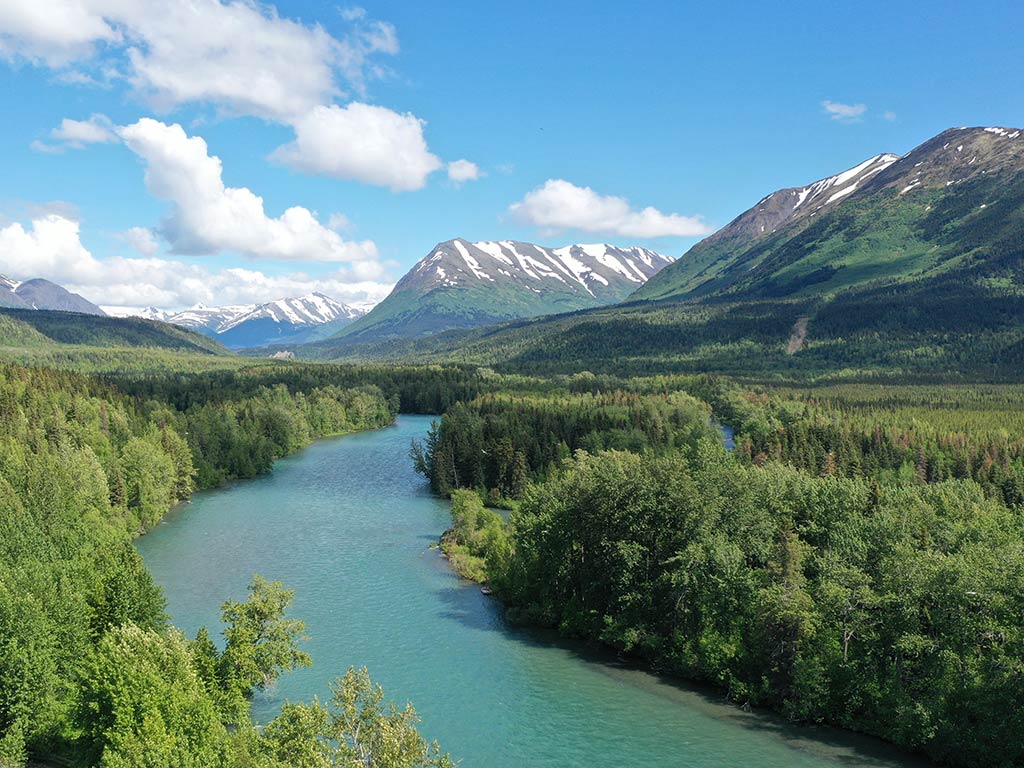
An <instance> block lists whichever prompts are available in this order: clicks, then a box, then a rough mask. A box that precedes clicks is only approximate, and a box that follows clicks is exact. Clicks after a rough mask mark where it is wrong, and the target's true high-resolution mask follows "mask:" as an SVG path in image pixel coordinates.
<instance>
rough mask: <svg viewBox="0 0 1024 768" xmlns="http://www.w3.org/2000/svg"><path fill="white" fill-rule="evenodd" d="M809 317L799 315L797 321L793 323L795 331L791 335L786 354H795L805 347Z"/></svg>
mask: <svg viewBox="0 0 1024 768" xmlns="http://www.w3.org/2000/svg"><path fill="white" fill-rule="evenodd" d="M809 319H810V318H808V317H806V316H805V317H798V318H797V320H796V323H795V324H794V325H793V331H792V332H791V333H790V335H789V347H788V348H787V349H786V354H789V355H795V354H796V353H797V352H799V351H800V350H801V349H803V348H804V341H805V340H806V339H807V321H808V320H809Z"/></svg>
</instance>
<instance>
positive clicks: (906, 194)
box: [631, 127, 1024, 300]
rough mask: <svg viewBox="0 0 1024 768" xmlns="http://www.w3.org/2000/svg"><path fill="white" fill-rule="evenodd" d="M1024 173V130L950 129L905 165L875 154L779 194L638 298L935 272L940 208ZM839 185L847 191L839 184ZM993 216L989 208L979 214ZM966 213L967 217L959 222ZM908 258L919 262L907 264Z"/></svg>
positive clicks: (763, 290)
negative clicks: (934, 249) (963, 194)
mask: <svg viewBox="0 0 1024 768" xmlns="http://www.w3.org/2000/svg"><path fill="white" fill-rule="evenodd" d="M893 158H895V159H893ZM858 169H860V170H859V172H858ZM1021 173H1024V132H1022V131H1021V130H1020V129H1015V128H1000V127H977V128H966V127H965V128H950V129H948V130H945V131H943V132H942V133H940V134H938V135H937V136H934V137H932V138H931V139H928V140H926V141H925V142H923V143H921V144H919V145H918V146H916V147H914V148H913V149H912V150H910V151H909V152H908V153H907V154H906V155H903V156H902V157H900V156H897V155H893V154H880V155H875V156H873V157H872V158H868V160H865V161H864V162H862V163H860V164H858V165H857V166H854V167H853V168H851V169H848V170H847V171H844V172H842V173H840V174H837V175H835V176H831V177H826V178H825V179H821V180H819V181H816V182H814V183H812V184H809V185H806V186H804V187H789V188H784V189H780V190H776V191H775V192H773V193H771V194H769V195H768V196H767V197H764V198H762V199H761V200H760V201H758V203H757V204H756V205H755V206H753V207H752V208H750V209H748V210H747V211H744V212H743V213H741V214H740V215H739V216H737V217H736V218H735V219H733V220H732V221H731V222H730V223H729V224H727V225H726V226H725V227H723V228H722V229H720V230H719V231H718V232H716V233H714V234H713V235H711V236H710V237H708V238H706V239H704V240H702V241H701V242H699V243H697V244H696V245H695V246H693V247H692V248H691V249H690V250H689V251H687V252H686V253H685V254H684V255H683V256H682V257H680V258H679V259H678V260H677V261H676V262H675V263H674V264H673V265H672V266H671V267H669V268H667V269H665V270H663V271H662V272H661V273H660V274H659V275H658V276H656V277H655V278H653V279H652V280H650V281H649V282H648V283H647V284H645V285H643V286H641V287H640V288H639V289H638V290H637V291H636V292H635V293H634V294H633V296H632V297H631V298H634V299H638V300H651V299H665V298H673V297H675V298H679V297H685V296H708V295H715V294H717V295H722V294H725V293H730V294H735V293H743V294H745V295H762V296H768V295H771V296H779V295H795V294H801V295H805V294H807V293H809V292H822V291H825V292H828V291H832V292H834V291H835V290H841V289H843V288H848V287H851V286H853V285H857V284H863V283H865V282H867V281H868V280H876V279H884V278H890V279H895V278H899V277H905V276H907V275H909V274H911V273H913V272H915V271H918V270H922V269H923V270H932V269H936V268H939V267H941V259H938V258H929V256H928V253H927V251H928V250H929V249H930V248H931V246H932V245H934V240H935V238H934V234H935V233H934V232H931V231H929V230H930V228H931V227H932V224H934V223H935V219H936V218H937V217H936V216H935V215H932V216H929V214H932V212H933V211H934V210H935V209H936V206H940V207H941V205H940V204H941V203H942V202H943V201H948V200H949V199H952V198H953V197H954V196H956V195H957V194H958V193H959V192H960V191H961V188H963V189H966V188H971V189H972V191H974V192H975V193H976V194H978V193H979V189H980V187H986V192H987V193H989V196H990V197H997V196H998V194H999V190H998V187H997V183H993V180H994V179H995V177H999V178H1003V179H1005V178H1012V177H1016V176H1018V175H1020V174H1021ZM837 179H841V180H842V181H841V183H835V182H833V180H837ZM829 182H833V183H831V184H830V183H829ZM979 185H980V186H979ZM827 190H835V191H833V192H832V194H831V195H830V196H829V197H828V198H826V199H825V201H824V203H820V204H819V205H817V206H814V205H808V203H813V202H814V201H815V200H816V199H817V200H820V199H821V196H822V193H823V192H824V191H827ZM794 198H795V204H794V205H793V206H792V207H789V206H788V203H790V202H793V201H794ZM989 202H991V201H989ZM986 207H988V203H986V201H985V200H981V201H980V202H979V209H978V210H981V211H983V210H984V209H985V208H986ZM966 213H967V212H965V211H961V212H959V215H958V218H961V219H962V218H963V217H964V216H965V215H966ZM951 215H952V214H951ZM844 217H846V218H845V219H844ZM854 219H859V221H857V222H856V223H855V222H854ZM822 222H826V223H824V224H823V223H822ZM837 222H838V226H837ZM948 224H950V222H949V221H947V222H945V225H948ZM830 226H832V229H833V232H831V233H830V232H828V231H827V230H828V229H829V227H830ZM840 230H842V231H840ZM869 230H870V231H869ZM886 230H888V231H886ZM861 235H864V236H865V237H863V238H860V236H861ZM858 238H860V240H859V242H856V243H854V241H856V240H858ZM870 238H874V244H872V243H871V242H870ZM926 244H927V245H926ZM862 246H863V247H862ZM886 247H889V248H890V250H891V251H892V258H889V259H888V260H886V259H885V258H881V257H880V254H881V251H882V250H884V249H885V248H886ZM858 249H859V251H860V252H859V253H857V252H856V251H858ZM907 254H911V255H912V256H913V258H907V259H903V260H901V257H903V256H906V255H907ZM865 259H868V260H869V261H870V260H872V259H873V263H872V264H871V265H870V266H871V269H863V267H864V263H863V262H864V260H865ZM851 267H852V269H851ZM858 268H860V269H859V271H858ZM844 269H845V272H843V273H842V274H841V275H840V274H838V273H839V272H840V271H842V270H844ZM787 288H788V290H789V293H786V292H785V291H786V290H787Z"/></svg>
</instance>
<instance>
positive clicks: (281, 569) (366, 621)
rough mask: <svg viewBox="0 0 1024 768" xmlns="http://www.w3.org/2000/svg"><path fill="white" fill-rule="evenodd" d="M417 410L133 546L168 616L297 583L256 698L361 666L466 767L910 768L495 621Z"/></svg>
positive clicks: (286, 693) (224, 492)
mask: <svg viewBox="0 0 1024 768" xmlns="http://www.w3.org/2000/svg"><path fill="white" fill-rule="evenodd" d="M429 423H430V418H429V417H424V416H402V417H400V418H399V420H398V423H397V424H396V425H395V426H392V427H389V428H387V429H383V430H378V431H375V432H367V433H363V434H359V435H352V436H348V437H342V438H336V439H331V440H324V441H321V442H319V443H316V444H315V445H313V446H310V447H309V448H308V449H306V450H304V451H302V452H300V453H298V454H296V455H294V456H291V457H288V458H286V459H283V460H281V461H280V462H278V463H277V464H276V465H275V467H274V471H273V473H272V474H270V475H267V476H264V477H261V478H259V479H256V480H252V481H246V482H242V483H237V484H234V485H231V486H229V487H226V488H222V489H219V490H216V491H209V492H204V493H200V494H197V495H196V496H195V497H194V498H193V500H192V501H191V503H188V504H185V505H182V506H181V507H179V508H178V509H176V510H175V511H173V512H172V513H171V514H170V515H169V516H168V517H167V518H166V519H165V521H164V522H163V523H161V525H159V526H158V527H157V528H156V529H155V530H154V531H152V532H151V533H149V534H147V535H146V536H144V537H142V538H141V539H139V540H138V549H139V551H140V552H141V554H142V555H143V557H144V559H145V561H146V565H147V566H148V567H149V569H150V571H151V572H152V573H153V575H154V577H155V578H156V580H157V582H158V583H160V585H161V586H162V587H163V589H164V592H165V594H166V596H167V600H168V609H169V612H170V614H171V616H172V619H173V621H174V623H175V624H176V625H177V626H178V627H179V628H181V629H182V630H184V631H185V632H186V633H188V634H189V635H193V634H194V633H195V631H196V630H197V629H198V628H199V627H200V626H202V625H206V626H208V627H210V628H211V634H214V635H218V634H219V625H218V621H219V611H220V604H221V602H222V601H223V600H225V599H242V598H244V596H245V593H246V585H247V584H248V582H249V581H250V579H251V577H252V575H253V574H254V573H259V574H262V575H263V576H265V577H267V578H269V579H277V580H281V581H283V582H284V583H285V584H286V585H287V586H288V587H289V588H291V589H294V590H295V593H296V596H295V603H294V608H293V614H294V615H295V616H297V617H301V618H303V619H304V620H305V621H306V625H307V632H308V634H309V638H310V639H309V641H308V643H307V644H306V645H305V649H306V650H307V651H308V652H309V653H310V654H311V655H312V657H313V662H314V666H313V667H312V668H310V669H304V670H300V671H297V672H294V673H291V674H287V675H285V676H284V677H283V678H282V679H281V680H280V681H279V682H278V684H277V685H276V686H275V687H274V689H273V690H271V691H269V692H267V693H265V694H260V695H258V696H257V698H256V700H255V701H254V703H253V715H254V717H255V718H256V719H257V720H258V721H266V720H267V719H270V718H271V717H273V716H274V714H275V712H276V711H277V710H278V709H279V708H280V705H281V703H282V702H283V701H284V700H285V699H290V700H293V701H297V700H303V701H306V700H309V699H310V698H311V697H312V696H313V695H314V694H318V695H319V696H320V697H321V698H327V696H328V691H327V682H328V681H329V680H330V679H331V678H333V677H335V676H338V675H340V674H342V673H343V672H344V671H345V670H346V669H347V668H348V667H349V666H350V665H356V666H363V665H365V666H367V667H369V669H370V674H371V676H372V677H373V678H374V680H375V681H377V682H379V683H381V684H382V685H383V686H384V689H385V692H386V693H387V695H388V696H389V697H392V698H394V699H396V700H397V701H399V702H400V703H404V702H405V701H407V700H411V701H412V702H413V704H414V705H415V706H416V708H417V710H418V711H419V713H420V715H421V716H422V718H423V723H422V726H421V731H422V732H423V734H424V735H425V736H426V737H427V738H429V739H435V738H436V739H437V740H439V741H440V742H441V745H442V747H443V748H444V749H445V750H447V751H449V752H451V753H452V756H453V757H455V758H456V759H460V760H462V765H463V766H465V767H466V768H505V767H513V766H531V768H549V767H550V768H554V767H555V766H558V767H559V768H561V767H563V766H586V767H587V768H605V767H606V766H607V767H608V768H611V766H615V767H616V768H621V767H622V766H645V768H661V767H662V766H664V767H666V768H667V767H668V766H672V767H677V766H678V767H682V766H685V767H687V768H712V767H714V768H725V767H729V766H736V767H737V768H739V767H740V766H742V767H743V768H748V767H749V766H757V768H836V767H838V766H845V767H846V768H851V767H852V766H875V767H877V768H884V767H888V766H893V767H896V766H901V767H902V768H907V766H921V765H924V764H923V763H919V762H917V761H911V760H909V759H907V758H905V757H902V756H900V755H898V754H897V753H895V752H894V751H892V750H889V749H888V748H887V747H885V746H884V745H882V744H880V743H878V742H875V741H873V740H869V739H860V738H857V737H854V736H850V735H847V734H845V733H843V732H839V731H834V730H830V729H810V728H794V727H791V726H788V725H787V724H785V723H784V722H782V721H780V720H778V719H776V718H774V717H769V716H764V715H757V714H749V713H744V712H741V711H740V710H738V709H737V708H735V707H732V706H728V705H725V704H723V703H722V702H721V699H720V695H719V694H717V693H715V692H713V691H702V690H699V689H695V688H691V687H688V686H686V685H681V684H676V683H673V682H670V681H667V680H663V679H660V678H658V677H656V676H654V675H650V674H648V673H646V672H643V671H641V670H638V669H635V668H630V667H628V666H623V665H621V664H618V663H616V662H615V660H614V658H613V657H610V656H608V655H606V654H602V653H600V652H597V651H588V650H586V649H583V648H580V647H578V646H576V645H573V644H571V643H565V642H560V641H559V640H558V639H557V638H554V637H551V636H548V635H546V634H543V633H538V632H535V631H531V630H526V629H521V628H513V627H509V626H508V625H507V624H506V623H505V621H504V619H503V616H502V610H501V606H500V604H499V603H497V602H496V601H495V600H493V599H492V598H488V597H485V596H484V595H482V594H481V593H480V590H479V589H478V588H477V587H476V586H474V585H471V584H468V583H466V582H463V581H461V580H459V579H458V578H457V577H456V576H454V575H453V574H452V573H451V572H450V570H449V569H448V567H447V564H446V561H445V560H443V559H442V558H441V557H440V556H439V555H438V552H437V550H436V549H432V548H431V546H430V545H431V544H432V543H434V542H436V541H437V538H438V536H439V535H440V533H441V532H442V531H443V530H444V529H445V528H447V527H448V523H449V520H450V518H449V513H448V506H447V504H446V503H444V502H442V501H440V500H438V499H435V498H433V497H432V496H431V495H430V494H429V492H428V490H427V487H426V485H425V483H424V482H423V481H422V480H421V479H420V478H419V477H417V476H416V475H415V474H414V473H413V471H412V468H411V465H410V461H409V460H408V458H407V455H406V454H407V451H408V448H409V442H410V440H411V439H412V438H414V437H421V436H422V435H423V434H425V432H426V430H427V427H428V426H429Z"/></svg>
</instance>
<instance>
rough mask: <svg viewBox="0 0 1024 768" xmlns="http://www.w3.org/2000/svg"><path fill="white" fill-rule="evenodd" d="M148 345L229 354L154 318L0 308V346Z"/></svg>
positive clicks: (213, 343)
mask: <svg viewBox="0 0 1024 768" xmlns="http://www.w3.org/2000/svg"><path fill="white" fill-rule="evenodd" d="M59 345H76V346H86V347H145V348H158V349H164V350H173V351H178V352H189V353H194V354H214V355H216V354H227V348H226V347H224V346H223V345H221V344H219V343H218V342H216V341H213V340H212V339H209V338H207V337H205V336H203V335H202V334H199V333H196V332H194V331H189V330H186V329H184V328H179V327H177V326H173V325H168V324H166V323H158V322H156V321H154V320H143V319H141V318H137V317H104V316H102V315H84V314H80V313H77V312H57V311H49V310H31V309H10V308H3V309H0V347H11V348H15V349H17V348H20V347H29V348H31V347H44V348H45V347H49V346H52V347H57V346H59Z"/></svg>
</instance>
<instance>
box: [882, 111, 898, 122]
mask: <svg viewBox="0 0 1024 768" xmlns="http://www.w3.org/2000/svg"><path fill="white" fill-rule="evenodd" d="M882 119H883V120H886V121H888V122H890V123H894V122H896V113H895V112H893V111H892V110H889V111H887V112H885V113H884V114H883V115H882Z"/></svg>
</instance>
